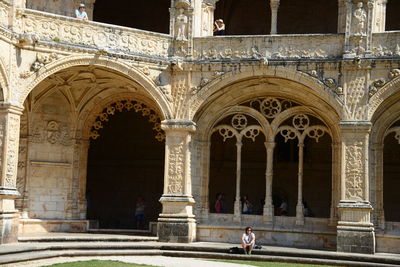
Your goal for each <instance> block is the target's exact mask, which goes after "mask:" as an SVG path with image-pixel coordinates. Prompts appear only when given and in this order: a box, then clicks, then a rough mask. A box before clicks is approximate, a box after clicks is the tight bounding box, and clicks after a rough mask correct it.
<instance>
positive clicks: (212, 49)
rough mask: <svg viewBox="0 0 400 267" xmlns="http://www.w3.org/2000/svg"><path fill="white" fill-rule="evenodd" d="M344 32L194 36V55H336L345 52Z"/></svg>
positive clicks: (212, 57)
mask: <svg viewBox="0 0 400 267" xmlns="http://www.w3.org/2000/svg"><path fill="white" fill-rule="evenodd" d="M343 45H344V35H342V34H307V35H305V34H303V35H293V34H291V35H265V36H257V35H256V36H224V37H219V36H218V37H215V38H210V37H204V38H195V41H194V52H193V55H194V57H195V59H199V60H224V59H230V60H232V59H233V60H234V59H238V60H239V59H251V58H253V59H259V58H263V57H265V58H268V59H282V58H285V59H300V58H313V59H314V58H315V59H318V58H321V59H322V58H337V57H340V56H341V55H342V53H343Z"/></svg>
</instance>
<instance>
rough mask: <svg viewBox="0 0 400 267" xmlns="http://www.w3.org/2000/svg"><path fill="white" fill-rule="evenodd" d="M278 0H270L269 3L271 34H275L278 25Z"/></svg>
mask: <svg viewBox="0 0 400 267" xmlns="http://www.w3.org/2000/svg"><path fill="white" fill-rule="evenodd" d="M279 1H280V0H270V2H269V4H270V7H271V34H277V33H278V30H277V25H278V8H279Z"/></svg>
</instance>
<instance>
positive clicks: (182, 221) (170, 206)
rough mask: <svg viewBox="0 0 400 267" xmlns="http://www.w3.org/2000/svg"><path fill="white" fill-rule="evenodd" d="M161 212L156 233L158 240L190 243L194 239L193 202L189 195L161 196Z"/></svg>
mask: <svg viewBox="0 0 400 267" xmlns="http://www.w3.org/2000/svg"><path fill="white" fill-rule="evenodd" d="M160 202H161V203H162V204H163V213H161V214H160V215H159V218H158V226H157V235H158V240H159V241H160V242H178V243H190V242H194V241H196V220H195V216H194V215H193V205H194V203H195V201H194V199H193V197H191V196H171V195H170V196H163V197H161V199H160Z"/></svg>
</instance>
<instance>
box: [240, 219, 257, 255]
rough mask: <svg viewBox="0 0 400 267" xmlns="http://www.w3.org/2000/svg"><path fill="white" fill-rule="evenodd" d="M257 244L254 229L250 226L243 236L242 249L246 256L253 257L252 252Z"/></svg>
mask: <svg viewBox="0 0 400 267" xmlns="http://www.w3.org/2000/svg"><path fill="white" fill-rule="evenodd" d="M255 243H256V235H255V234H254V233H253V229H252V228H251V227H249V226H248V227H246V229H245V231H244V233H243V235H242V248H243V251H244V254H249V255H251V251H252V250H253V248H254V244H255Z"/></svg>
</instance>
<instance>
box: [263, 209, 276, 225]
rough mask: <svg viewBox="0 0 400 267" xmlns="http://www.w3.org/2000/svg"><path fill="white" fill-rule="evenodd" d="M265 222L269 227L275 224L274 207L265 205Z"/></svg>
mask: <svg viewBox="0 0 400 267" xmlns="http://www.w3.org/2000/svg"><path fill="white" fill-rule="evenodd" d="M263 222H264V224H265V225H269V226H272V225H273V224H274V205H267V204H266V205H264V211H263Z"/></svg>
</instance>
